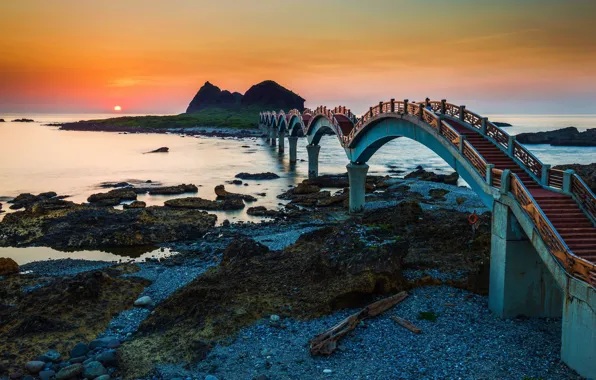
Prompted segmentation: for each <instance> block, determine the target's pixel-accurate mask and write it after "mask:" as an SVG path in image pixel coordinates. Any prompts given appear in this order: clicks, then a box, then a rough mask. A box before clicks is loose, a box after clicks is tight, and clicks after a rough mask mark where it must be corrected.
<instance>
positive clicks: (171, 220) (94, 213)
mask: <svg viewBox="0 0 596 380" xmlns="http://www.w3.org/2000/svg"><path fill="white" fill-rule="evenodd" d="M240 202H242V201H241V200H240ZM242 207H244V204H242ZM216 220H217V217H216V216H215V215H210V214H207V213H206V212H203V211H198V210H175V209H172V208H169V207H155V206H154V207H147V208H141V209H128V210H116V209H113V208H106V207H92V206H85V205H74V206H73V207H72V208H69V209H65V210H51V211H46V210H41V211H40V210H35V209H32V210H26V211H21V212H15V213H12V214H8V215H6V216H5V217H4V219H3V220H2V221H1V222H0V246H11V245H13V246H14V245H31V244H35V245H45V246H50V247H55V248H77V249H80V248H99V247H128V246H138V245H152V244H156V243H164V242H172V241H178V240H186V239H192V238H197V237H200V236H202V235H203V234H204V233H205V232H207V231H208V230H209V229H211V228H212V227H213V226H214V225H215V222H216Z"/></svg>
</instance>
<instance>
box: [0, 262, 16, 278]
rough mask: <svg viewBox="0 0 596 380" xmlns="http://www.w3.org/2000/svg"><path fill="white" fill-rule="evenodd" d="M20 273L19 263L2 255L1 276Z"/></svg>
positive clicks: (0, 263)
mask: <svg viewBox="0 0 596 380" xmlns="http://www.w3.org/2000/svg"><path fill="white" fill-rule="evenodd" d="M16 273H19V265H18V264H17V263H16V261H14V260H13V259H11V258H8V257H7V258H5V257H0V276H7V275H9V274H16Z"/></svg>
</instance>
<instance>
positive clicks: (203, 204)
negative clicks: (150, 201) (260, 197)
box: [164, 197, 244, 211]
mask: <svg viewBox="0 0 596 380" xmlns="http://www.w3.org/2000/svg"><path fill="white" fill-rule="evenodd" d="M164 204H165V205H166V206H167V207H171V208H183V209H198V210H210V211H211V210H240V209H243V208H244V202H243V201H242V199H239V198H230V199H224V200H221V201H211V200H208V199H203V198H199V197H188V198H176V199H169V200H167V201H166V202H165V203H164Z"/></svg>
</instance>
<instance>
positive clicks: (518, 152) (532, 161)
mask: <svg viewBox="0 0 596 380" xmlns="http://www.w3.org/2000/svg"><path fill="white" fill-rule="evenodd" d="M513 156H514V157H515V158H517V159H518V160H519V161H520V162H521V163H522V164H523V166H525V167H526V169H528V170H529V171H530V172H531V173H532V174H534V175H535V176H536V177H538V178H540V177H541V176H542V166H543V165H542V162H540V160H538V159H537V158H536V157H535V156H534V155H533V154H532V153H530V152H529V151H528V150H527V149H526V148H524V147H523V146H522V145H521V144H520V143H518V142H517V141H514V142H513Z"/></svg>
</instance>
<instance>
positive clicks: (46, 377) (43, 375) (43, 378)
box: [38, 370, 56, 380]
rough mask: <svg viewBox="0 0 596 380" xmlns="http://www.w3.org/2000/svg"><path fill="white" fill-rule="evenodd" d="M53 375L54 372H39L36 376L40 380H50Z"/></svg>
mask: <svg viewBox="0 0 596 380" xmlns="http://www.w3.org/2000/svg"><path fill="white" fill-rule="evenodd" d="M55 375H56V372H55V371H52V370H47V371H41V372H40V373H39V375H38V376H39V379H40V380H51V379H52V377H54V376H55Z"/></svg>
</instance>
